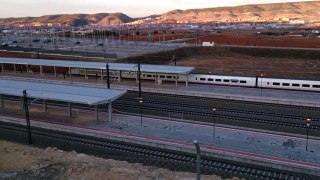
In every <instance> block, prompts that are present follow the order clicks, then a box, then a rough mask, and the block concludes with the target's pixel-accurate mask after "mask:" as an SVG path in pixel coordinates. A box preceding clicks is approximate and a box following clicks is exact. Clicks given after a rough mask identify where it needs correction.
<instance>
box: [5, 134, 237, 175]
mask: <svg viewBox="0 0 320 180" xmlns="http://www.w3.org/2000/svg"><path fill="white" fill-rule="evenodd" d="M0 154H1V156H0V179H79V180H80V179H85V180H87V179H106V180H122V179H125V180H136V179H140V180H148V179H157V180H158V179H160V180H161V179H163V180H170V179H172V180H189V179H190V180H193V179H195V174H193V173H186V172H172V171H169V170H167V169H161V168H155V167H149V166H143V165H142V164H132V163H128V162H125V161H115V160H111V159H103V158H98V157H94V156H88V155H85V154H78V153H76V152H74V151H72V152H65V151H62V150H59V149H56V148H50V147H49V148H46V149H39V148H35V147H32V146H26V145H21V144H16V143H12V142H7V141H3V140H1V141H0ZM202 179H204V180H206V179H207V180H209V179H210V180H218V179H221V178H220V177H217V176H202ZM233 179H234V180H236V179H237V178H233Z"/></svg>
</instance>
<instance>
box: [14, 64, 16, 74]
mask: <svg viewBox="0 0 320 180" xmlns="http://www.w3.org/2000/svg"><path fill="white" fill-rule="evenodd" d="M13 72H14V73H15V74H17V68H16V64H13Z"/></svg>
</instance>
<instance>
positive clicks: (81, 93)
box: [0, 79, 126, 105]
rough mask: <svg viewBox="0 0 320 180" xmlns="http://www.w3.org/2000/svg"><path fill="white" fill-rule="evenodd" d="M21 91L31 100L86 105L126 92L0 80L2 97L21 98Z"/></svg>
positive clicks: (110, 100) (113, 98)
mask: <svg viewBox="0 0 320 180" xmlns="http://www.w3.org/2000/svg"><path fill="white" fill-rule="evenodd" d="M23 90H26V91H27V96H28V97H31V98H39V99H45V100H55V101H62V102H71V103H79V104H88V105H99V104H104V103H109V102H112V101H114V100H116V99H117V98H119V97H120V96H122V95H123V94H125V93H126V90H113V89H103V88H92V87H84V86H74V85H61V84H49V83H37V82H30V81H28V82H25V81H17V80H6V79H0V94H2V95H12V96H20V97H21V96H23Z"/></svg>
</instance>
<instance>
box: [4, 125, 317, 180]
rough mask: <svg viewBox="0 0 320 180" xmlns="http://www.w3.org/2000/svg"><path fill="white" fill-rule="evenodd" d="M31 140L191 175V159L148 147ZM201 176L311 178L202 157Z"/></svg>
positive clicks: (78, 138) (64, 137)
mask: <svg viewBox="0 0 320 180" xmlns="http://www.w3.org/2000/svg"><path fill="white" fill-rule="evenodd" d="M0 129H1V131H0V134H1V137H2V138H4V139H9V140H10V139H12V138H13V139H14V140H16V141H20V142H23V141H24V140H26V139H27V138H26V136H27V135H26V134H27V130H26V127H25V126H21V125H17V124H11V123H4V122H1V123H0ZM32 138H33V142H34V145H36V146H43V147H46V146H55V147H58V148H61V149H65V150H76V151H77V152H84V153H89V154H94V155H99V156H102V157H105V158H112V159H115V160H126V161H129V162H135V163H143V164H144V165H151V166H157V167H162V168H168V169H171V170H175V171H190V172H195V169H196V165H195V163H196V157H195V155H192V154H188V153H182V152H175V151H169V150H164V149H159V148H157V149H155V148H152V147H147V146H141V145H137V144H129V143H124V142H120V141H111V140H107V139H100V138H95V137H89V136H84V135H78V134H71V133H66V132H61V131H53V130H48V129H42V128H35V127H34V128H32ZM201 172H202V174H216V175H219V176H222V177H224V178H228V177H229V178H231V177H233V176H236V177H240V178H246V179H252V180H257V179H260V180H264V179H268V180H273V179H274V180H276V179H283V180H309V179H311V180H313V179H317V177H315V176H311V175H307V174H300V173H295V172H284V171H280V170H276V169H270V168H265V167H259V166H253V165H249V164H244V163H236V162H231V161H225V160H219V159H214V158H211V157H202V159H201Z"/></svg>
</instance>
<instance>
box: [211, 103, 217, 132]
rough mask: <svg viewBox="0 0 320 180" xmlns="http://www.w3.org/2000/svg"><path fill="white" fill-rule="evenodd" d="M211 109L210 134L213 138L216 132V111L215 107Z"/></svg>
mask: <svg viewBox="0 0 320 180" xmlns="http://www.w3.org/2000/svg"><path fill="white" fill-rule="evenodd" d="M212 111H213V132H212V136H213V137H214V138H215V133H216V111H217V108H212Z"/></svg>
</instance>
